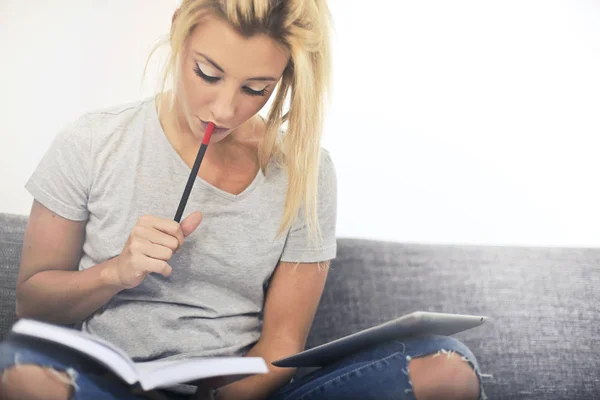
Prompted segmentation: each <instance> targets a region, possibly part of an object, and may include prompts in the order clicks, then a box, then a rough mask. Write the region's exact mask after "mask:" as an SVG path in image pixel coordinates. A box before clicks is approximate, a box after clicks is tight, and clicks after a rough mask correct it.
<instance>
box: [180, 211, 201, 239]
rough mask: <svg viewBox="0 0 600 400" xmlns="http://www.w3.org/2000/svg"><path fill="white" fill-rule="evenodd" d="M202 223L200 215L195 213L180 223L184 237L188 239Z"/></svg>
mask: <svg viewBox="0 0 600 400" xmlns="http://www.w3.org/2000/svg"><path fill="white" fill-rule="evenodd" d="M200 222H202V213H200V212H198V211H195V212H193V213H191V214H190V215H188V216H187V217H186V218H185V219H184V220H183V221H181V231H182V233H183V236H184V237H188V236H189V235H191V234H192V232H194V231H195V230H196V228H198V225H200Z"/></svg>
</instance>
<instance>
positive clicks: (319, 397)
mask: <svg viewBox="0 0 600 400" xmlns="http://www.w3.org/2000/svg"><path fill="white" fill-rule="evenodd" d="M431 354H433V355H435V356H440V357H450V356H454V357H462V359H463V360H464V361H465V362H468V363H469V364H470V365H471V367H472V368H473V370H474V373H475V374H476V376H477V378H478V380H479V383H480V392H479V398H480V399H485V398H486V397H485V394H484V391H483V386H482V385H481V374H480V373H479V367H478V364H477V360H476V359H475V357H474V356H473V354H472V353H471V351H470V350H469V349H468V348H467V347H466V346H465V345H464V344H463V343H461V342H460V341H458V340H457V339H454V338H452V337H448V336H427V337H417V338H410V339H404V340H402V341H400V340H394V341H390V342H386V343H382V344H380V345H378V346H375V347H371V348H368V349H366V350H362V351H359V352H357V353H355V354H353V355H350V356H348V357H345V358H343V359H341V360H339V361H337V362H334V363H332V364H331V365H328V366H325V367H323V368H319V369H317V370H315V371H313V372H311V373H310V374H308V375H305V376H303V377H301V378H299V379H295V380H292V381H291V382H290V383H288V384H287V385H285V386H284V387H282V388H281V389H279V390H277V391H276V392H275V393H273V394H272V395H271V396H270V397H269V398H268V400H309V399H311V400H323V399H349V400H350V399H361V400H368V399H377V400H385V399H394V400H402V399H407V400H408V399H410V400H415V396H414V394H413V391H412V383H411V381H410V378H409V371H408V365H409V362H410V360H411V359H413V358H417V357H422V356H426V355H431ZM26 364H34V365H39V366H43V367H48V368H52V369H53V370H55V371H62V372H66V373H67V375H68V376H69V381H70V382H69V383H70V384H71V385H72V386H73V390H72V393H73V395H72V397H71V399H72V400H82V399H106V400H142V399H148V398H149V397H148V396H147V395H145V394H136V393H133V392H132V391H131V390H130V388H129V387H128V386H127V385H126V384H125V383H123V382H121V381H120V380H118V379H117V378H115V377H114V376H111V375H110V374H109V373H107V371H106V370H105V369H104V368H103V367H102V366H101V365H99V364H96V363H95V362H93V361H92V360H90V359H88V358H86V357H84V356H81V355H80V354H78V353H76V352H73V351H69V350H68V349H65V348H62V347H57V346H55V345H49V344H46V343H44V342H39V341H35V340H31V339H27V338H22V337H17V336H11V337H9V339H8V340H6V341H5V342H3V343H0V375H1V373H2V371H4V370H5V369H7V368H11V367H14V366H18V365H26ZM61 378H63V379H64V377H63V376H61ZM154 394H155V395H157V396H160V398H164V399H169V400H183V399H188V398H189V396H184V395H181V394H177V393H173V392H169V391H155V392H154ZM216 398H217V399H218V395H217V396H216Z"/></svg>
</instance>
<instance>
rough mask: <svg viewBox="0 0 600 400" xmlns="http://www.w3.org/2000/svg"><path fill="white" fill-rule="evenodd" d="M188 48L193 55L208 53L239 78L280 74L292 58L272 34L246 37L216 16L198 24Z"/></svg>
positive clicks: (190, 38)
mask: <svg viewBox="0 0 600 400" xmlns="http://www.w3.org/2000/svg"><path fill="white" fill-rule="evenodd" d="M187 47H188V50H189V51H190V52H191V54H192V55H194V56H197V55H199V54H202V55H205V56H207V57H208V58H210V59H211V60H212V61H214V62H215V63H216V64H218V65H219V66H220V67H221V68H222V69H223V70H224V72H225V73H226V74H228V75H229V74H231V75H235V76H239V77H240V78H242V77H251V76H263V75H268V76H272V75H276V76H280V75H281V74H282V73H283V70H284V69H285V67H286V65H287V63H288V59H289V53H288V52H287V51H286V50H285V49H283V48H282V46H281V45H280V44H278V43H277V42H276V41H275V40H274V39H272V38H271V37H269V36H267V35H255V36H251V37H245V36H243V35H241V34H240V33H239V32H237V31H236V30H235V29H234V28H233V27H232V26H231V25H230V24H229V23H227V22H226V21H223V20H221V19H220V18H217V17H208V18H206V19H205V20H204V21H203V22H201V23H200V24H199V25H198V26H196V28H195V29H194V30H193V32H192V33H191V35H190V37H189V38H188V46H187Z"/></svg>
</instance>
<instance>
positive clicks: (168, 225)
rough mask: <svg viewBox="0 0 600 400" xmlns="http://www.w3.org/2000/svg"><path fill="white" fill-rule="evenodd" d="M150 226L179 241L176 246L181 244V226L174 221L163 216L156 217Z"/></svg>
mask: <svg viewBox="0 0 600 400" xmlns="http://www.w3.org/2000/svg"><path fill="white" fill-rule="evenodd" d="M152 226H153V227H154V229H156V230H158V231H160V232H163V233H166V234H167V235H170V236H173V237H174V238H175V239H177V242H178V243H179V245H178V246H177V247H178V248H179V247H181V246H182V245H183V232H182V231H181V226H180V225H179V223H177V222H176V221H173V220H170V219H165V218H157V219H155V220H154V221H153V225H152Z"/></svg>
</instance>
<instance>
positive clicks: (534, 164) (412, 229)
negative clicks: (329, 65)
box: [0, 0, 600, 246]
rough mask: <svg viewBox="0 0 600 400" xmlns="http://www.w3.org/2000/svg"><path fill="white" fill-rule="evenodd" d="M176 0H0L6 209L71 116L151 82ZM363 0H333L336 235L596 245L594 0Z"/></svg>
mask: <svg viewBox="0 0 600 400" xmlns="http://www.w3.org/2000/svg"><path fill="white" fill-rule="evenodd" d="M177 3H178V2H177V1H176V0H170V1H160V2H158V1H153V2H149V1H146V0H128V1H122V0H103V1H102V2H100V1H91V0H87V1H82V0H54V1H52V2H45V1H41V0H37V1H34V0H31V1H27V2H24V1H22V0H2V1H0V54H2V61H1V62H0V88H1V92H0V93H1V94H0V102H1V103H0V110H1V111H0V116H1V117H0V171H2V172H1V175H0V176H1V178H0V193H1V196H0V212H13V213H27V212H28V211H29V207H30V204H31V198H30V196H29V194H28V193H27V192H26V191H25V190H24V189H23V184H24V183H25V181H26V179H27V178H28V176H29V174H30V173H31V172H32V171H33V169H34V168H35V166H36V164H37V162H38V161H39V159H40V157H41V156H42V155H43V153H44V151H45V150H46V148H47V146H48V145H49V144H50V142H51V140H52V139H53V137H54V135H55V134H56V132H57V131H58V129H60V127H61V126H63V125H64V124H65V123H66V122H67V121H69V120H71V119H73V118H75V117H77V116H78V115H79V114H80V113H83V112H85V111H87V110H89V109H92V108H98V107H103V106H108V105H112V104H118V103H121V102H126V101H131V100H135V99H138V98H140V97H141V96H145V95H148V94H150V93H151V91H152V90H153V89H154V88H155V82H156V80H157V75H156V70H155V69H152V70H151V73H150V74H149V75H148V80H147V82H146V84H144V85H142V84H141V81H140V79H141V72H142V69H143V66H144V62H145V60H146V56H147V54H148V52H149V50H150V48H151V46H152V44H153V43H155V42H156V41H157V40H158V39H159V38H160V37H161V35H164V34H165V33H167V32H168V28H169V24H170V18H171V13H172V11H173V10H174V7H175V6H176V4H177ZM47 4H52V5H51V6H49V5H47ZM364 4H365V3H364V2H362V1H351V0H331V2H330V6H331V9H332V13H333V16H334V20H335V24H336V37H335V41H334V44H335V49H334V50H335V67H334V68H335V69H334V71H335V73H334V79H335V81H334V90H335V92H334V98H333V104H332V107H331V108H330V111H329V114H328V119H327V124H326V126H327V129H326V133H325V143H324V145H325V147H327V148H328V149H329V150H330V151H331V153H332V155H333V158H334V161H335V163H336V166H337V170H338V179H339V219H338V233H339V235H340V236H356V237H368V238H377V239H389V240H399V241H409V242H435V243H473V244H475V243H477V244H479V243H482V244H519V245H543V246H551V245H565V246H598V245H600V207H599V205H600V188H599V184H598V177H599V173H600V158H599V157H598V156H597V152H598V135H599V134H600V73H599V72H598V71H600V3H599V2H595V1H570V2H555V1H545V0H539V1H527V2H524V1H518V0H510V1H506V0H505V1H498V2H493V3H492V2H480V1H464V0H460V1H459V0H456V1H452V2H447V1H427V2H425V1H420V2H412V1H411V2H409V1H390V0H373V1H370V2H368V3H367V4H368V7H365V6H364ZM156 60H157V61H158V59H156Z"/></svg>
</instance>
